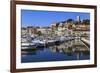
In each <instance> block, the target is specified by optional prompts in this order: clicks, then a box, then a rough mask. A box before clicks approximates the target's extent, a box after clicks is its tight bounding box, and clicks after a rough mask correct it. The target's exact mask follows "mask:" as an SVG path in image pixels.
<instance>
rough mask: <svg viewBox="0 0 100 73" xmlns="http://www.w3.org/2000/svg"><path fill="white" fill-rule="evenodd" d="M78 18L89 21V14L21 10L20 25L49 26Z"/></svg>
mask: <svg viewBox="0 0 100 73" xmlns="http://www.w3.org/2000/svg"><path fill="white" fill-rule="evenodd" d="M77 16H80V19H81V20H83V19H90V13H82V12H61V11H39V10H21V24H22V27H26V26H43V27H44V26H50V25H51V24H52V23H55V22H60V21H64V20H67V19H74V20H76V17H77Z"/></svg>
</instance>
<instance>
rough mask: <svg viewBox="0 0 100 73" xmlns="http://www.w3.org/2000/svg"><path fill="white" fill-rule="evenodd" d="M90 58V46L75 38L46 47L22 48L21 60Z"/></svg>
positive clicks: (25, 61) (42, 60) (44, 60)
mask: <svg viewBox="0 0 100 73" xmlns="http://www.w3.org/2000/svg"><path fill="white" fill-rule="evenodd" d="M88 59H90V48H89V47H88V46H87V45H86V44H84V42H82V41H81V39H74V40H70V41H66V42H61V43H55V45H50V46H49V45H48V46H46V47H41V48H36V47H34V46H33V47H31V49H30V47H29V49H27V50H21V62H22V63H27V62H47V61H71V60H88Z"/></svg>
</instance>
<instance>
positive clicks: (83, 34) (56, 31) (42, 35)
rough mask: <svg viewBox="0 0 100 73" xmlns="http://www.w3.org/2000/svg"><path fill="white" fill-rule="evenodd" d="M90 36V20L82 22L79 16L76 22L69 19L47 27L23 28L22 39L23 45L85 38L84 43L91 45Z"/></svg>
mask: <svg viewBox="0 0 100 73" xmlns="http://www.w3.org/2000/svg"><path fill="white" fill-rule="evenodd" d="M89 35H90V21H89V20H88V19H86V20H83V21H81V20H80V16H77V17H76V20H73V19H68V20H65V21H61V22H56V23H52V24H51V25H50V26H47V27H40V26H37V27H36V26H27V27H22V28H21V39H22V43H23V44H24V42H27V43H28V42H30V41H32V39H36V40H39V41H41V40H42V41H43V40H46V41H49V40H58V39H59V40H61V38H62V40H65V39H74V38H83V39H84V41H85V42H86V43H87V44H89ZM64 38H65V39H64ZM39 41H38V42H39ZM23 44H22V45H23Z"/></svg>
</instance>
